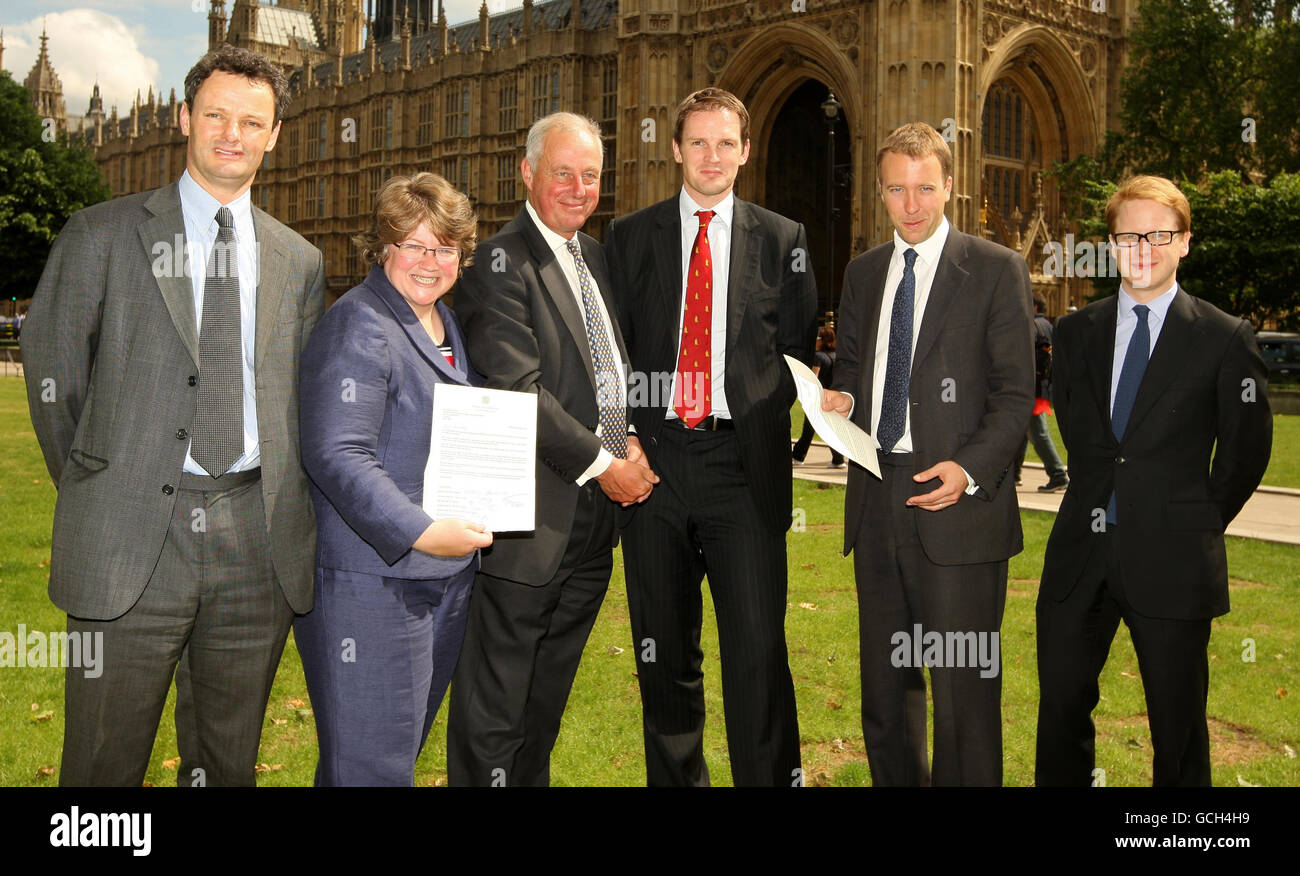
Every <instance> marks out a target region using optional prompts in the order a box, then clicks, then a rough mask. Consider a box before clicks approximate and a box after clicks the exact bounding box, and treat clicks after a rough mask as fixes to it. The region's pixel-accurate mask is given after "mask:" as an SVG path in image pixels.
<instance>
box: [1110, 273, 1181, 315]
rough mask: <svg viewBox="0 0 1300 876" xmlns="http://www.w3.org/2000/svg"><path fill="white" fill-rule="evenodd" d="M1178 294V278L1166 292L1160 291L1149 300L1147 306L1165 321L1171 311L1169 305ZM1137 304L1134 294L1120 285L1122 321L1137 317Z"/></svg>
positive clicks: (1120, 313)
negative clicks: (1130, 293)
mask: <svg viewBox="0 0 1300 876" xmlns="http://www.w3.org/2000/svg"><path fill="white" fill-rule="evenodd" d="M1176 294H1178V281H1177V280H1175V281H1174V282H1173V283H1171V284H1170V286H1169V288H1168V289H1166V290H1165V291H1164V292H1162V293H1160V294H1159V295H1157V296H1156V297H1155V298H1153V299H1151V300H1150V301H1148V302H1147V307H1149V308H1151V312H1152V313H1154V314H1155V315H1156V318H1157V319H1158V320H1159V321H1160V322H1161V323H1163V322H1164V321H1165V316H1166V315H1167V314H1168V313H1169V307H1170V305H1172V304H1173V303H1174V296H1175V295H1176ZM1136 306H1137V302H1136V301H1134V300H1133V298H1132V296H1130V295H1129V294H1128V293H1127V292H1125V291H1124V287H1123V286H1120V287H1119V318H1120V321H1123V320H1126V319H1137V317H1136V316H1135V315H1134V314H1133V308H1134V307H1136Z"/></svg>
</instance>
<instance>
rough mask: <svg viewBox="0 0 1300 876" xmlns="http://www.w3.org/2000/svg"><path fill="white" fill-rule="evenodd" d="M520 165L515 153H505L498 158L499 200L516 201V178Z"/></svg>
mask: <svg viewBox="0 0 1300 876" xmlns="http://www.w3.org/2000/svg"><path fill="white" fill-rule="evenodd" d="M518 171H519V163H518V162H517V161H516V160H515V154H514V153H513V152H504V153H502V154H501V155H498V156H497V200H498V201H502V202H509V201H513V200H515V176H516V174H517V173H518Z"/></svg>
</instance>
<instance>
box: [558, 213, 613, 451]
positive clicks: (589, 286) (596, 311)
mask: <svg viewBox="0 0 1300 876" xmlns="http://www.w3.org/2000/svg"><path fill="white" fill-rule="evenodd" d="M565 246H566V247H568V249H569V252H570V253H571V254H572V255H573V263H574V265H575V266H576V267H577V269H578V287H579V289H580V290H581V292H582V310H583V322H584V323H585V324H586V327H587V346H588V347H590V348H591V364H592V367H593V368H594V369H595V372H596V404H597V406H598V407H599V409H600V446H601V447H604V448H605V449H606V450H608V451H609V452H610V453H612V454H614V455H615V456H617V457H618V458H619V459H627V410H626V409H625V408H624V406H623V380H622V378H621V377H620V376H619V373H618V368H616V367H615V366H614V355H613V351H612V348H611V346H610V342H609V333H608V332H606V331H605V320H603V319H602V318H601V314H600V306H599V305H598V304H597V303H596V289H595V284H594V283H592V282H591V274H590V273H588V271H587V263H586V262H585V261H583V258H582V248H581V247H580V246H578V238H577V237H576V236H574V237H571V238H569V241H568V243H566V244H565Z"/></svg>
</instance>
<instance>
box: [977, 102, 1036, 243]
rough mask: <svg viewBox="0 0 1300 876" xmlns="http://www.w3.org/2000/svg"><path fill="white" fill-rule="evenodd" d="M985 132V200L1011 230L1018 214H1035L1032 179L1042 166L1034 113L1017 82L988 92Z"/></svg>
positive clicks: (984, 122) (985, 104) (985, 110)
mask: <svg viewBox="0 0 1300 876" xmlns="http://www.w3.org/2000/svg"><path fill="white" fill-rule="evenodd" d="M982 128H983V137H982V142H983V146H984V197H985V198H986V199H987V200H988V203H989V206H990V207H992V208H994V209H995V210H996V211H997V213H998V215H1000V216H1001V217H1002V220H1003V221H1004V222H1006V223H1007V224H1008V228H1010V225H1011V221H1010V220H1011V217H1012V215H1014V213H1015V212H1016V210H1020V212H1021V215H1022V216H1027V215H1028V214H1029V213H1030V211H1031V210H1033V208H1034V205H1033V204H1032V203H1031V201H1032V199H1033V192H1034V185H1033V175H1034V174H1035V173H1037V172H1038V170H1039V168H1040V167H1041V166H1042V159H1041V155H1040V149H1039V143H1038V127H1037V125H1036V124H1035V120H1034V113H1033V110H1032V109H1031V108H1030V106H1029V101H1028V100H1027V99H1026V98H1025V96H1024V94H1023V93H1021V91H1020V89H1019V88H1018V87H1017V86H1016V84H1015V83H1014V82H1012V81H1010V80H1008V79H1000V80H998V81H997V82H995V83H994V84H993V87H992V88H990V89H989V93H988V97H987V98H986V99H985V101H984V118H983V124H982ZM1010 230H1011V231H1013V232H1014V230H1015V229H1010ZM1003 242H1004V243H1005V242H1007V241H1003Z"/></svg>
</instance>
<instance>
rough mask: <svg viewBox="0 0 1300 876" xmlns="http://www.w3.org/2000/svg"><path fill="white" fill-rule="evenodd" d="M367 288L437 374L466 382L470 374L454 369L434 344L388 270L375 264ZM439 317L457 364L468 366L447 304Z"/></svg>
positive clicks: (443, 377)
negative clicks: (396, 286) (449, 326)
mask: <svg viewBox="0 0 1300 876" xmlns="http://www.w3.org/2000/svg"><path fill="white" fill-rule="evenodd" d="M365 286H366V288H367V289H369V290H370V291H372V292H374V293H375V294H376V295H378V296H379V299H380V300H381V301H383V302H384V304H385V306H387V307H388V310H389V312H390V313H392V314H393V318H394V319H395V320H397V324H398V325H400V326H401V327H402V331H403V332H405V333H406V337H407V338H408V339H409V340H410V341H411V346H412V347H414V348H415V350H416V352H418V353H419V354H420V356H421V357H423V358H424V360H425V361H426V362H428V363H429V365H431V366H432V367H433V370H434V371H437V372H438V375H439V376H440V377H441V378H442V379H443V380H445V381H447V382H448V383H465V382H466V375H465V374H464V373H461V372H459V371H457V370H455V369H453V368H452V367H451V363H450V362H448V361H447V357H446V356H444V355H442V351H441V350H439V349H438V347H437V346H436V345H435V344H434V343H433V338H431V337H429V333H428V332H427V331H425V330H424V326H422V325H421V324H420V320H419V317H417V316H416V315H415V311H414V310H412V309H411V305H409V304H407V303H406V299H405V298H403V297H402V294H401V293H400V292H398V291H397V290H396V289H394V288H393V284H392V283H390V282H389V281H388V277H387V275H385V274H384V269H383V268H382V267H380V266H378V265H375V266H374V267H372V268H371V269H370V274H369V275H368V276H367V277H366V281H365ZM438 315H439V316H440V317H442V318H443V332H444V334H443V339H444V340H446V341H447V343H448V344H450V345H451V347H452V355H453V356H455V357H456V361H457V362H460V363H464V361H465V359H464V358H463V357H464V350H457V349H456V343H455V338H454V336H453V333H452V331H451V329H450V328H448V327H447V319H446V312H445V305H444V306H443V307H441V308H439V309H438Z"/></svg>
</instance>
